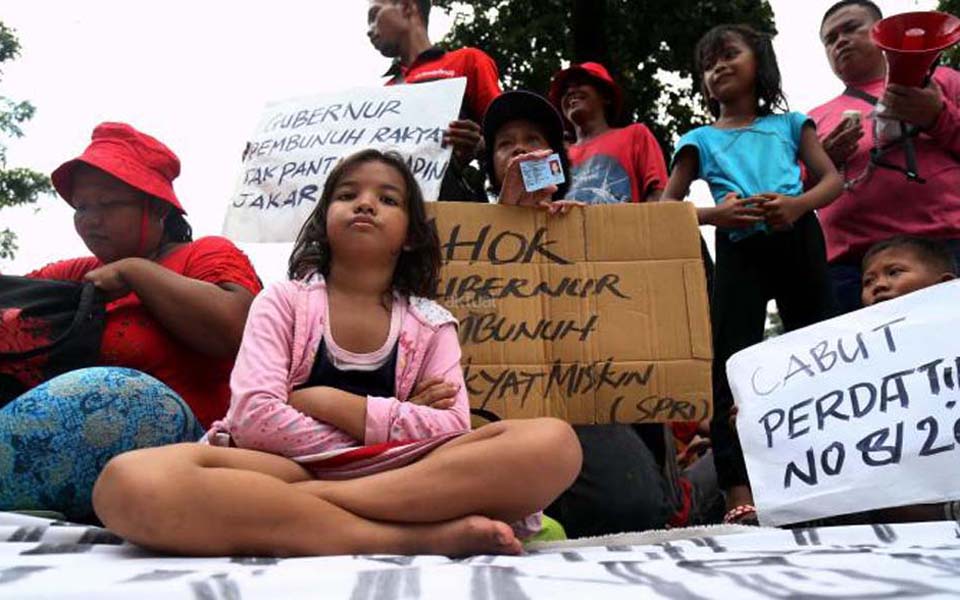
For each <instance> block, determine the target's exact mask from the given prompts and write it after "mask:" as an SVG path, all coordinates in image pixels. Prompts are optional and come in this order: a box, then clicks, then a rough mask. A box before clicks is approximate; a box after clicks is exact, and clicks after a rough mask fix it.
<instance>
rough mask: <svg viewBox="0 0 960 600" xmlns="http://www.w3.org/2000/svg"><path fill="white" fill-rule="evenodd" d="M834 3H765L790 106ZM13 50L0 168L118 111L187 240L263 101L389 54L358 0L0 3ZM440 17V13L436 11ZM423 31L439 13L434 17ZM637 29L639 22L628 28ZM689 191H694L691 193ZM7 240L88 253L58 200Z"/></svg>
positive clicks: (434, 26) (227, 189) (810, 70)
mask: <svg viewBox="0 0 960 600" xmlns="http://www.w3.org/2000/svg"><path fill="white" fill-rule="evenodd" d="M832 1H833V0H771V5H772V6H773V8H774V12H775V16H776V21H777V29H778V30H779V31H780V34H779V36H778V37H777V39H776V40H775V47H776V50H777V55H778V58H779V61H780V68H781V71H782V73H783V76H784V87H785V91H786V93H787V98H788V100H789V101H790V104H791V108H792V109H794V110H801V111H806V110H809V109H811V108H813V107H814V106H816V105H818V104H820V103H822V102H824V101H826V100H828V99H830V98H832V97H833V96H835V95H836V94H837V93H839V92H840V91H841V89H842V86H841V85H840V83H839V81H837V80H836V78H835V77H834V76H833V74H832V73H831V72H830V69H829V67H828V65H827V62H826V58H825V57H824V54H823V50H822V47H821V46H820V44H819V41H818V38H817V30H818V27H819V24H820V18H821V16H822V14H823V11H824V10H825V9H826V8H827V7H828V6H830V4H831V3H832ZM878 4H879V5H880V6H881V8H883V10H884V12H885V13H886V14H894V13H897V12H905V11H909V10H930V9H932V8H933V7H935V6H936V2H935V1H934V0H880V1H879V2H878ZM0 6H2V11H0V19H2V20H3V22H4V23H5V24H6V25H7V26H9V27H13V28H15V29H16V30H17V34H18V36H19V38H20V43H21V45H22V47H23V48H22V54H21V57H20V58H19V59H17V60H15V61H13V62H10V63H7V65H6V67H5V69H4V73H3V78H2V80H0V96H7V97H10V98H13V99H17V100H30V101H31V102H32V103H33V104H34V105H35V106H36V108H37V114H36V116H35V117H34V119H33V120H32V121H31V122H30V123H28V124H27V126H26V128H25V130H26V137H25V138H23V139H21V140H4V143H7V144H8V150H9V151H8V166H11V167H12V166H29V167H31V168H34V169H37V170H40V171H43V172H46V173H49V172H51V171H52V170H53V169H54V168H56V167H57V166H58V165H59V164H60V163H61V162H63V161H64V160H67V159H69V158H72V157H74V156H76V155H77V154H79V153H80V152H81V151H82V150H83V148H84V147H85V145H86V144H87V142H88V141H89V139H90V133H91V131H92V130H93V127H94V126H95V125H96V124H97V123H99V122H101V121H107V120H111V121H126V122H129V123H131V124H133V125H134V126H135V127H137V128H138V129H141V130H143V131H145V132H147V133H150V134H151V135H154V136H155V137H157V138H158V139H160V140H161V141H163V142H164V143H166V144H167V145H168V146H170V147H171V148H172V149H173V150H174V151H175V152H176V153H177V154H178V155H179V156H180V159H181V162H182V164H183V172H182V175H181V176H180V178H179V179H178V180H177V182H176V190H177V194H178V196H179V198H180V200H181V201H182V202H183V203H184V205H185V207H186V209H187V211H188V213H189V220H190V223H191V224H192V226H193V229H194V233H195V236H197V237H199V236H203V235H211V234H219V233H220V230H221V227H222V224H223V216H224V213H225V210H226V204H227V200H228V198H229V196H230V194H231V193H232V191H233V189H234V186H235V184H236V178H237V176H238V173H239V170H240V154H241V151H242V148H243V145H244V141H245V139H246V138H247V136H248V134H250V133H251V132H252V130H253V127H254V126H255V124H256V122H257V117H258V115H259V113H260V111H261V109H262V108H263V106H264V105H265V104H266V103H267V102H268V101H271V100H278V99H283V98H290V97H295V96H302V95H310V94H316V93H323V92H333V91H337V90H342V89H348V88H352V87H357V86H377V85H380V84H381V83H382V78H381V77H380V75H381V74H382V73H383V71H384V70H385V69H386V67H387V66H389V63H388V61H387V60H386V59H385V58H383V57H382V56H380V55H379V53H377V52H376V51H375V50H373V48H372V47H371V46H370V44H369V43H368V41H367V39H366V6H367V4H366V2H365V1H363V0H272V1H271V2H255V1H252V0H234V2H231V3H228V4H224V3H217V2H204V1H202V0H189V1H188V0H165V1H164V2H133V1H130V0H81V1H76V0H2V4H0ZM435 12H437V13H439V11H435ZM432 21H433V22H432V23H431V35H432V37H433V39H435V40H436V39H439V38H440V37H442V36H443V34H444V33H445V31H446V29H447V28H448V27H449V26H450V23H451V19H450V18H447V17H445V16H444V15H442V14H437V15H436V16H435V17H434V18H433V19H432ZM637 34H638V35H643V32H637ZM701 194H702V191H701ZM5 226H10V227H12V228H13V229H14V230H15V231H17V232H18V234H19V236H20V240H19V244H20V250H19V252H18V255H17V258H16V259H15V260H14V261H12V262H11V261H0V271H2V272H4V273H8V274H19V273H24V272H26V271H28V270H30V269H32V268H35V267H37V266H40V265H42V264H45V263H46V262H49V261H51V260H55V259H59V258H68V257H73V256H80V255H85V254H88V253H87V251H86V248H85V247H84V246H83V243H82V242H81V241H80V239H79V237H78V236H77V235H76V233H75V232H74V230H73V224H72V215H71V211H70V209H69V207H67V205H66V203H64V202H63V201H62V200H60V199H59V198H56V197H53V196H51V197H47V198H44V199H42V200H41V201H40V202H39V204H38V205H37V207H36V208H26V209H17V210H13V209H5V210H3V211H0V227H5ZM244 248H245V249H246V250H247V251H248V253H250V254H251V256H252V257H253V259H254V262H255V264H256V265H257V268H258V270H260V271H261V272H262V275H263V276H264V279H265V280H270V279H273V278H275V277H277V276H278V275H279V274H280V273H282V270H283V265H284V262H285V259H286V252H287V249H286V248H285V247H282V248H272V249H271V248H268V247H256V246H251V245H246V246H244Z"/></svg>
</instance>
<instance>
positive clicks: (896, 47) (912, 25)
mask: <svg viewBox="0 0 960 600" xmlns="http://www.w3.org/2000/svg"><path fill="white" fill-rule="evenodd" d="M870 37H871V38H873V43H874V44H876V45H877V46H878V47H879V48H881V49H882V50H883V53H884V54H885V55H886V57H887V67H888V71H887V80H888V81H889V82H890V83H896V84H899V85H908V86H912V87H923V86H924V85H926V81H927V76H928V75H929V74H930V69H931V68H932V67H933V65H934V64H935V63H936V62H937V59H938V58H939V57H940V53H941V52H943V51H944V50H946V49H947V48H949V47H950V46H953V45H954V44H956V43H957V42H960V19H958V18H957V17H955V16H953V15H951V14H949V13H943V12H936V11H929V12H909V13H903V14H899V15H894V16H892V17H887V18H886V19H882V20H880V21H877V22H876V23H874V24H873V28H872V29H871V30H870Z"/></svg>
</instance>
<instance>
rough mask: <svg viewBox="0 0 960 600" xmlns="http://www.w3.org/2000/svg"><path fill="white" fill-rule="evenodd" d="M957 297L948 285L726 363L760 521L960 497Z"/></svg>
mask: <svg viewBox="0 0 960 600" xmlns="http://www.w3.org/2000/svg"><path fill="white" fill-rule="evenodd" d="M958 299H960V282H952V283H946V284H941V285H938V286H934V287H932V288H928V289H925V290H921V291H919V292H914V293H912V294H909V295H907V296H903V297H901V298H898V299H896V300H891V301H888V302H884V303H882V304H878V305H876V306H872V307H870V308H866V309H863V310H860V311H857V312H855V313H851V314H848V315H844V316H842V317H838V318H835V319H831V320H829V321H825V322H823V323H820V324H817V325H814V326H811V327H807V328H805V329H802V330H799V331H795V332H792V333H789V334H786V335H783V336H780V337H777V338H773V339H771V340H768V341H766V342H764V343H762V344H758V345H756V346H753V347H751V348H748V349H746V350H743V351H742V352H739V353H737V354H736V355H734V356H733V357H732V358H731V359H730V360H729V361H728V362H727V374H728V376H729V378H730V385H731V388H732V389H733V393H734V397H735V398H736V401H737V405H738V406H739V414H738V416H737V431H738V433H739V435H740V442H741V444H742V446H743V452H744V457H745V458H746V464H747V470H748V472H749V474H750V484H751V486H752V488H753V497H754V500H755V503H756V505H757V508H758V513H759V517H760V521H761V523H763V524H770V525H781V524H785V523H795V522H799V521H805V520H809V519H817V518H822V517H828V516H833V515H841V514H848V513H853V512H860V511H866V510H872V509H876V508H884V507H891V506H903V505H908V504H916V503H923V502H937V501H944V500H947V499H958V498H960V475H958V474H957V473H958V471H957V460H958V458H960V406H958V401H960V347H958V342H957V336H956V333H955V332H956V331H957V328H958V327H960V312H958V308H957V307H958V306H960V304H958V302H957V300H958Z"/></svg>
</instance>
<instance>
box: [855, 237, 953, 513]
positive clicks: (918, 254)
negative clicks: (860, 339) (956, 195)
mask: <svg viewBox="0 0 960 600" xmlns="http://www.w3.org/2000/svg"><path fill="white" fill-rule="evenodd" d="M862 270H863V280H862V289H861V298H862V300H863V305H864V306H872V305H874V304H876V303H878V302H884V301H885V300H892V299H894V298H899V297H900V296H904V295H906V294H909V293H911V292H915V291H917V290H922V289H923V288H927V287H930V286H932V285H937V284H938V283H943V282H945V281H950V280H951V279H956V277H957V262H956V260H955V259H954V257H953V253H952V252H951V251H950V249H949V248H948V247H947V246H946V244H944V243H943V242H940V241H937V240H934V239H930V238H923V237H918V236H912V235H898V236H895V237H892V238H889V239H887V240H884V241H882V242H879V243H877V244H874V245H873V246H872V247H871V248H870V249H869V250H867V253H866V254H865V255H864V257H863V265H862ZM944 518H946V519H947V520H951V521H953V520H958V519H960V501H953V502H944V503H941V504H917V505H913V506H900V507H896V508H886V509H881V510H876V511H872V512H870V513H868V522H872V523H897V522H908V521H939V520H941V519H944Z"/></svg>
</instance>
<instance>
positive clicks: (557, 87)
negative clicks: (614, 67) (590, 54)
mask: <svg viewBox="0 0 960 600" xmlns="http://www.w3.org/2000/svg"><path fill="white" fill-rule="evenodd" d="M573 75H583V76H585V77H587V78H589V79H592V80H593V81H595V82H597V83H599V84H600V87H601V88H603V89H605V90H607V91H609V92H610V96H611V98H610V99H611V100H612V101H613V105H612V107H611V108H612V110H613V113H612V114H613V116H614V117H616V116H619V115H620V111H621V110H622V109H623V91H622V90H621V89H620V86H619V85H617V82H615V81H614V80H613V77H610V73H609V72H608V71H607V68H606V67H604V66H603V65H601V64H600V63H597V62H585V63H580V64H579V65H571V66H570V68H568V69H564V70H562V71H558V72H557V74H556V75H554V76H553V80H551V81H550V93H549V98H550V102H551V104H553V105H554V106H556V107H557V110H559V111H560V114H563V108H562V107H561V106H560V100H561V96H563V89H564V88H565V87H566V85H567V81H568V80H569V79H570V77H571V76H573ZM563 120H564V121H566V120H567V118H566V116H564V118H563Z"/></svg>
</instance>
